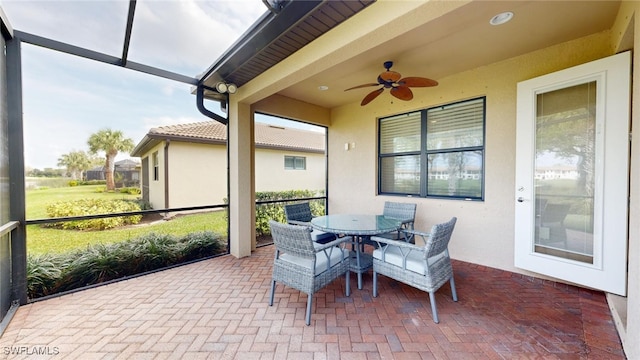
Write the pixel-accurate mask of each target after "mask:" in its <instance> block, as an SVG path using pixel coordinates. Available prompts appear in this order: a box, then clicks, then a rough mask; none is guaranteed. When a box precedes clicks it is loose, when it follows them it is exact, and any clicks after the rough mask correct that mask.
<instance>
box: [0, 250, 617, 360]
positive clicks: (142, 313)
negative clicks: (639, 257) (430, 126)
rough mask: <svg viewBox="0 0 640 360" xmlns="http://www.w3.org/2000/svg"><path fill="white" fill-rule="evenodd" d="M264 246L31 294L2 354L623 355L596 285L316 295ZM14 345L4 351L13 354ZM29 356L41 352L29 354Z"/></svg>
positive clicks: (501, 280)
mask: <svg viewBox="0 0 640 360" xmlns="http://www.w3.org/2000/svg"><path fill="white" fill-rule="evenodd" d="M272 261H273V247H271V246H266V247H262V248H259V249H258V250H257V251H255V253H254V254H253V256H251V257H248V258H243V259H236V258H234V257H232V256H223V257H219V258H216V259H211V260H206V261H202V262H198V263H195V264H191V265H186V266H182V267H178V268H174V269H171V270H166V271H161V272H158V273H154V274H151V275H146V276H142V277H138V278H134V279H130V280H127V281H121V282H118V283H113V284H110V285H106V286H101V287H97V288H94V289H89V290H84V291H80V292H76V293H73V294H69V295H65V296H61V297H58V298H53V299H48V300H44V301H39V302H35V303H32V304H29V305H26V306H22V307H20V308H19V309H18V311H17V313H16V315H15V317H14V318H13V320H12V322H11V323H10V325H9V326H8V328H7V329H6V331H5V333H4V335H3V336H2V338H0V358H3V357H4V358H10V359H20V358H24V359H276V360H284V359H456V360H457V359H624V353H623V351H622V348H621V344H620V340H619V338H618V335H617V333H616V330H615V328H614V324H613V321H612V318H611V315H610V313H609V310H608V306H607V304H606V300H605V296H604V295H603V294H602V293H601V292H597V291H591V290H585V289H580V288H576V287H571V286H566V285H560V284H556V283H553V282H543V281H540V280H535V279H531V278H529V277H524V276H522V275H518V274H513V273H509V272H505V271H500V270H496V269H491V268H486V267H483V266H478V265H474V264H470V263H465V262H460V261H455V262H454V273H455V276H456V285H457V289H458V295H459V299H460V301H459V302H457V303H454V302H453V301H452V300H451V292H450V289H449V286H448V285H445V286H444V287H443V288H442V289H440V291H438V293H437V295H436V298H437V304H438V307H439V314H440V324H435V323H433V321H432V318H431V311H430V308H429V296H428V294H426V293H423V292H421V291H418V290H415V289H413V288H411V287H408V286H405V285H401V284H398V283H396V282H395V281H393V280H390V279H388V278H385V277H383V276H380V277H379V286H380V295H379V297H378V298H373V297H372V295H371V285H372V282H371V274H370V273H369V274H365V276H364V288H363V289H362V290H358V289H357V287H356V281H355V280H356V279H355V276H354V275H352V281H351V284H352V289H351V290H352V294H351V296H350V297H345V296H344V280H343V279H341V280H339V281H336V282H334V283H333V284H331V285H330V286H329V287H327V288H325V289H323V290H322V291H321V292H319V293H317V294H316V295H315V297H314V304H313V315H312V317H311V326H305V325H304V314H305V303H306V295H305V294H301V293H300V292H298V291H296V290H293V289H290V288H284V287H283V286H282V285H278V287H277V293H276V300H275V303H274V306H272V307H270V306H268V303H267V301H268V296H269V282H270V277H271V264H272ZM11 352H13V354H12V353H11ZM38 353H40V354H39V355H38Z"/></svg>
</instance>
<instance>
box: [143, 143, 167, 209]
mask: <svg viewBox="0 0 640 360" xmlns="http://www.w3.org/2000/svg"><path fill="white" fill-rule="evenodd" d="M156 151H157V152H158V164H159V169H158V170H159V173H158V175H159V178H158V180H154V179H153V153H154V152H156ZM145 156H148V157H149V162H148V164H149V169H148V170H149V203H150V204H151V206H152V207H153V208H155V209H162V208H164V207H165V206H164V205H165V204H164V188H165V187H164V185H165V177H164V142H163V143H160V144H159V145H157V146H156V147H154V148H153V149H152V150H151V151H149V152H148V153H147V154H146V155H145Z"/></svg>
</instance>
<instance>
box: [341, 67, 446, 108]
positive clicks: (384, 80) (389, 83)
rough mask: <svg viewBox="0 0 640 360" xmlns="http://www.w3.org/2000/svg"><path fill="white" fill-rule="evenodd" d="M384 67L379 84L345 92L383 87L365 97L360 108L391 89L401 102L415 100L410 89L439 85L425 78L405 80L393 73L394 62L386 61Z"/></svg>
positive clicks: (361, 86) (395, 72)
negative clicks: (385, 90)
mask: <svg viewBox="0 0 640 360" xmlns="http://www.w3.org/2000/svg"><path fill="white" fill-rule="evenodd" d="M383 66H384V68H385V71H383V72H382V73H380V75H378V82H376V83H369V84H362V85H358V86H354V87H352V88H348V89H345V91H349V90H354V89H360V88H365V87H371V86H380V85H382V87H380V88H378V89H376V90H373V91H372V92H370V93H369V94H367V96H365V97H364V99H362V102H361V103H360V106H365V105H367V104H368V103H370V102H371V101H372V100H373V99H375V98H376V97H378V95H380V94H382V92H383V91H384V89H391V90H390V92H391V95H393V96H394V97H396V98H398V99H400V100H404V101H409V100H411V99H413V92H412V91H411V89H410V87H429V86H436V85H438V82H437V81H435V80H431V79H427V78H423V77H416V76H409V77H405V78H403V77H402V75H400V73H399V72H397V71H391V67H392V66H393V61H385V63H384V64H383Z"/></svg>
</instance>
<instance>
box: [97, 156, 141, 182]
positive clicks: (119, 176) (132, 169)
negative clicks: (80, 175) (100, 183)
mask: <svg viewBox="0 0 640 360" xmlns="http://www.w3.org/2000/svg"><path fill="white" fill-rule="evenodd" d="M113 176H114V179H115V181H116V187H130V186H139V185H140V162H139V161H136V160H133V159H124V160H120V161H116V162H115V164H114V174H113ZM105 179H106V177H105V167H104V165H102V166H96V167H94V168H93V169H90V170H87V171H86V172H85V180H105Z"/></svg>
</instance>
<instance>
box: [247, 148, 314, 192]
mask: <svg viewBox="0 0 640 360" xmlns="http://www.w3.org/2000/svg"><path fill="white" fill-rule="evenodd" d="M285 155H286V156H301V157H305V158H306V161H307V168H306V170H287V169H285V168H284V157H285ZM255 157H256V163H255V166H256V191H282V190H324V188H325V174H326V171H325V170H326V169H325V158H324V154H317V153H304V152H296V151H280V150H268V149H256V154H255Z"/></svg>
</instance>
